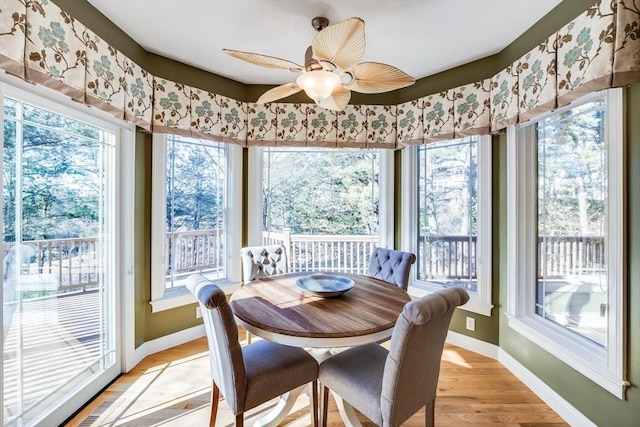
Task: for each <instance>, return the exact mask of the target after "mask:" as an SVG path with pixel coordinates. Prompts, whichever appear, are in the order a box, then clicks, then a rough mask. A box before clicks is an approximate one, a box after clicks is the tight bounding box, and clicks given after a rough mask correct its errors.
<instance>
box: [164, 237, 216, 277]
mask: <svg viewBox="0 0 640 427" xmlns="http://www.w3.org/2000/svg"><path fill="white" fill-rule="evenodd" d="M172 236H173V238H172ZM222 239H224V233H223V230H221V229H209V230H197V231H179V232H175V233H173V234H172V233H167V238H166V245H167V252H166V253H168V254H172V256H173V258H170V259H169V263H167V266H168V268H167V275H169V274H170V273H171V272H172V271H173V272H174V273H175V274H180V273H189V272H192V271H201V270H205V269H219V268H221V267H222V266H223V265H224V259H223V258H224V257H223V252H222V251H221V250H220V248H222V247H223V244H222ZM171 246H173V251H169V250H168V249H169V248H170V247H171Z"/></svg>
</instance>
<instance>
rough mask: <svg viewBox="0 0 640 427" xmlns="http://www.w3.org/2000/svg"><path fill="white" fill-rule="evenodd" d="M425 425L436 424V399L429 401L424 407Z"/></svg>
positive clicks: (431, 425)
mask: <svg viewBox="0 0 640 427" xmlns="http://www.w3.org/2000/svg"><path fill="white" fill-rule="evenodd" d="M424 416H425V425H426V426H427V427H433V426H435V425H436V399H433V400H432V401H431V402H429V403H427V406H425V408H424Z"/></svg>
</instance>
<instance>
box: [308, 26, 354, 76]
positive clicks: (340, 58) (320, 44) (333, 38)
mask: <svg viewBox="0 0 640 427" xmlns="http://www.w3.org/2000/svg"><path fill="white" fill-rule="evenodd" d="M311 48H312V49H313V57H314V58H315V59H316V60H320V59H325V60H328V61H331V62H332V63H334V64H336V65H337V66H338V67H340V68H342V69H343V70H348V69H350V68H352V67H354V66H355V65H356V64H357V63H358V62H360V60H361V59H362V55H364V48H365V41H364V21H363V20H362V19H360V18H349V19H346V20H344V21H342V22H338V23H337V24H333V25H329V26H327V27H325V28H324V29H322V30H320V32H318V34H316V35H315V37H314V38H313V40H312V42H311Z"/></svg>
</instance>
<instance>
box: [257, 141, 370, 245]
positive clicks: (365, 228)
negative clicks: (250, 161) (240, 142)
mask: <svg viewBox="0 0 640 427" xmlns="http://www.w3.org/2000/svg"><path fill="white" fill-rule="evenodd" d="M263 173H264V180H263V182H264V185H263V216H264V223H263V226H264V229H265V230H269V231H282V230H283V229H285V228H288V229H290V230H291V233H294V234H337V235H340V234H342V235H345V234H376V233H378V214H379V183H378V180H379V157H378V153H377V152H376V151H374V150H330V151H322V150H311V149H290V150H286V149H268V150H265V154H264V168H263Z"/></svg>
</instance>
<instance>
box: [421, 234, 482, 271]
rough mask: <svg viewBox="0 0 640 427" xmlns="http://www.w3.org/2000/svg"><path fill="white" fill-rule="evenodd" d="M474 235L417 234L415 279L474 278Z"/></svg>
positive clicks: (475, 238) (475, 239)
mask: <svg viewBox="0 0 640 427" xmlns="http://www.w3.org/2000/svg"><path fill="white" fill-rule="evenodd" d="M477 240H478V239H477V237H476V236H435V235H432V236H420V238H419V239H418V253H417V254H416V255H417V256H418V261H417V263H416V264H417V268H418V279H419V280H430V279H472V280H475V279H476V274H477V269H476V243H477Z"/></svg>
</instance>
